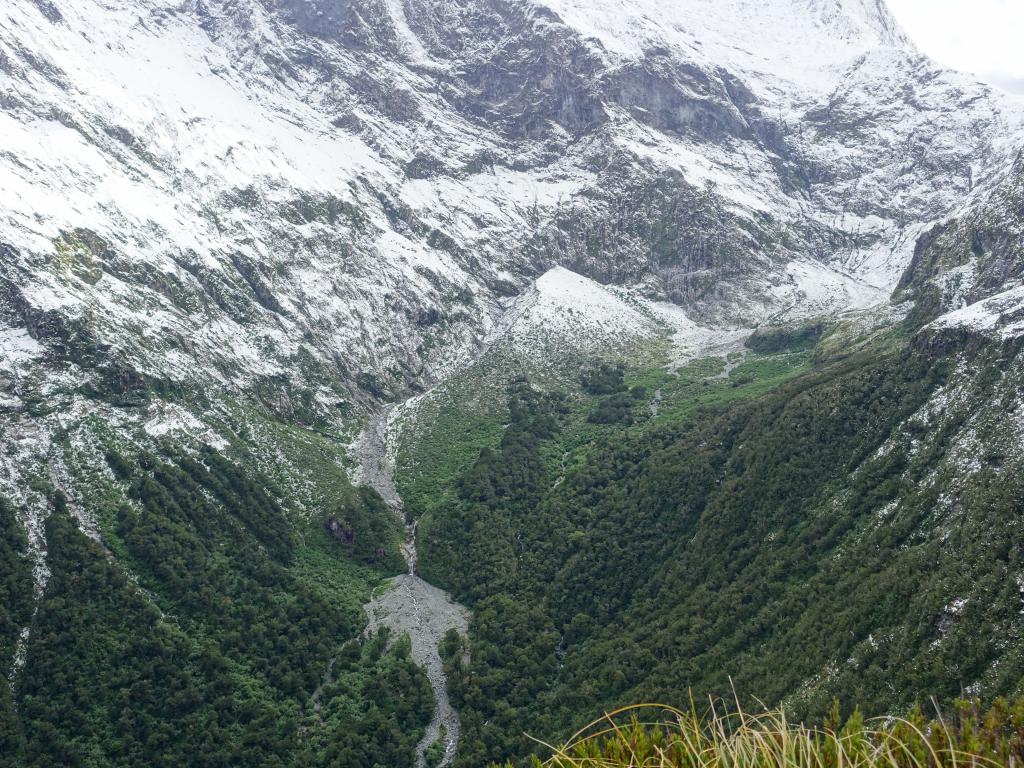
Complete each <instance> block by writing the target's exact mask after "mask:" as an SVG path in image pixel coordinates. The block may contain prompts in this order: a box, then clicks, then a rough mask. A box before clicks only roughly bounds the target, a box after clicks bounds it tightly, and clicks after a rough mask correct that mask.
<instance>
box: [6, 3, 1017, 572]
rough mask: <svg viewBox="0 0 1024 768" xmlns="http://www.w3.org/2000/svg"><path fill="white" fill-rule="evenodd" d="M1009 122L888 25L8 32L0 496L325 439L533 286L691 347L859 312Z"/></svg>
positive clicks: (187, 17)
mask: <svg viewBox="0 0 1024 768" xmlns="http://www.w3.org/2000/svg"><path fill="white" fill-rule="evenodd" d="M1022 115H1024V109H1022V107H1021V104H1020V102H1019V101H1015V100H1013V99H1011V98H1010V97H1008V96H1006V95H1005V94H1002V93H1000V92H998V91H995V90H993V89H991V88H989V87H988V86H986V85H983V84H980V83H977V82H974V81H972V80H971V79H970V78H967V77H964V76H961V75H958V74H956V73H952V72H949V71H946V70H943V69H941V68H939V67H938V66H936V65H935V64H934V63H933V62H931V61H929V60H928V59H927V58H926V57H924V56H922V55H921V54H920V53H918V52H917V51H916V50H915V49H914V47H913V45H912V44H911V43H910V42H909V41H908V40H907V38H906V36H905V35H904V34H903V32H902V31H900V30H899V28H898V26H897V25H896V23H895V22H894V21H893V19H892V18H891V16H890V15H889V14H888V12H887V11H886V9H885V7H884V5H883V4H882V3H880V2H878V0H842V1H839V0H836V1H831V0H830V1H829V2H825V1H824V0H813V1H812V0H775V2H771V3H761V2H759V3H753V2H746V0H730V1H729V2H720V1H716V2H710V0H688V1H687V2H685V3H677V2H673V3H668V2H666V0H632V1H631V2H630V3H627V4H625V5H623V4H619V3H610V2H608V3H606V2H603V1H602V2H594V3H590V2H588V3H579V2H575V0H531V1H528V0H469V1H468V2H460V3H452V2H439V1H434V0H316V1H315V2H310V1H307V0H143V1H142V2H140V1H139V0H130V1H129V0H106V1H105V2H98V0H64V1H63V2H60V3H57V2H50V1H49V0H12V1H11V2H8V3H5V4H4V8H3V10H0V135H3V137H4V141H3V147H2V148H0V202H2V208H0V349H2V350H3V355H2V356H0V390H2V396H0V410H2V412H3V414H4V415H3V425H2V427H0V428H2V429H3V431H4V438H5V441H8V442H9V443H10V444H11V445H14V446H17V448H16V450H12V452H10V453H9V454H8V455H7V456H5V457H3V458H0V464H2V470H3V471H2V472H0V484H2V486H3V488H4V489H6V491H7V492H8V493H9V494H10V495H12V496H13V497H15V498H17V499H18V500H20V501H21V502H22V503H23V505H24V506H25V508H26V509H30V510H31V509H33V508H35V507H39V508H40V509H41V508H42V507H41V506H39V505H42V504H43V502H42V494H41V492H36V491H32V490H26V489H31V488H35V487H40V488H41V487H45V486H46V484H50V485H53V484H54V483H56V482H64V484H65V485H67V484H68V482H69V481H68V476H67V475H68V473H66V472H65V471H64V469H63V463H64V462H65V461H66V460H67V458H68V457H67V450H68V449H67V448H66V446H67V445H68V444H69V441H70V444H77V445H79V447H80V448H83V446H84V447H88V446H92V448H91V449H90V450H91V451H92V453H90V454H89V455H91V456H93V458H95V457H96V456H97V455H99V454H98V451H99V448H97V444H96V440H95V436H94V435H93V432H92V431H91V430H94V428H95V424H96V423H97V422H103V423H105V424H107V425H112V426H110V429H111V430H112V432H113V434H115V435H119V436H120V437H119V438H118V439H132V440H139V441H143V442H145V441H147V440H152V439H155V438H156V436H159V437H162V438H166V437H168V436H171V437H173V438H174V439H180V440H183V441H196V440H199V441H202V442H206V443H208V444H213V445H217V446H222V445H228V444H230V443H231V442H232V441H243V442H246V443H252V442H253V437H252V429H253V424H254V421H253V420H256V421H258V420H260V419H264V418H268V419H273V420H276V421H279V422H281V423H285V424H288V425H293V426H301V427H304V428H312V429H314V430H318V431H319V432H321V433H324V434H329V435H332V436H335V437H336V438H337V439H338V440H344V439H345V438H346V436H350V435H351V433H352V431H353V430H354V429H356V427H357V426H358V424H359V422H360V421H361V419H362V416H363V414H364V413H365V412H366V411H368V410H372V409H373V408H375V407H376V406H377V404H379V403H381V402H384V401H391V400H395V399H398V398H400V397H402V396H403V395H406V394H409V393H411V392H415V391H417V390H420V389H423V388H424V387H426V386H429V385H430V384H431V383H432V382H434V381H436V380H437V379H439V378H442V377H443V376H445V375H446V373H447V372H448V371H451V370H452V369H454V368H457V367H458V366H460V365H461V364H462V363H463V362H464V361H465V360H467V359H469V358H471V357H472V356H473V355H474V353H475V351H476V350H477V349H478V348H479V347H480V346H481V345H482V344H483V343H484V342H485V340H486V339H487V337H488V335H489V334H491V333H492V332H493V331H495V329H500V328H501V327H502V326H501V317H502V315H503V313H504V312H505V311H506V309H508V308H509V307H510V306H513V305H514V299H515V298H516V297H517V296H519V295H521V294H522V293H523V292H524V291H526V290H527V289H528V288H529V287H530V286H531V284H532V283H533V281H534V280H535V279H536V278H537V277H538V276H539V275H541V274H543V273H544V272H546V271H547V270H548V269H550V268H551V267H554V266H564V267H567V268H569V269H571V270H574V271H576V272H578V273H581V274H583V275H585V276H587V277H589V278H593V279H596V280H598V281H601V282H605V283H616V284H622V285H627V286H630V287H631V288H633V289H635V290H636V291H638V292H639V293H641V294H643V295H645V296H647V297H649V298H651V299H654V300H667V301H671V302H675V303H677V304H679V305H681V306H682V307H683V309H684V311H685V312H686V313H687V314H688V315H689V316H691V317H692V318H694V319H696V320H699V321H702V322H705V323H710V324H716V323H740V322H742V323H743V324H747V325H749V324H754V323H757V322H761V321H764V320H766V319H769V318H772V317H776V316H785V315H793V314H797V315H801V316H805V315H807V314H815V313H834V312H841V311H844V310H846V309H851V308H860V309H863V308H865V307H870V306H872V305H874V304H877V303H884V302H886V301H887V300H888V296H889V293H890V291H891V290H892V288H893V287H894V286H895V284H896V282H897V279H898V277H899V275H900V274H901V273H902V272H903V270H904V268H905V267H906V266H907V264H908V263H910V261H911V256H912V253H913V249H914V243H915V242H916V241H917V238H918V236H919V235H921V234H922V233H924V232H926V231H930V230H932V228H933V227H934V226H935V224H936V223H937V222H940V221H943V220H945V219H947V218H949V217H951V216H953V215H954V214H955V213H956V212H957V211H958V210H959V207H960V206H961V205H962V203H963V202H964V201H965V200H966V199H973V198H972V197H971V196H972V195H975V196H976V195H978V194H979V193H978V192H977V190H980V189H990V188H993V189H995V188H998V187H999V185H1000V184H1001V183H1002V182H1001V181H1000V179H1003V178H1010V177H1012V176H1013V175H1014V173H1017V174H1018V175H1019V171H1013V170H1012V169H1011V170H1007V169H1008V168H1009V163H1010V162H1011V160H1012V147H1013V140H1014V137H1015V136H1017V135H1018V134H1019V131H1020V126H1021V122H1022ZM993 205H995V206H998V205H1001V203H1000V202H999V201H998V200H996V199H995V198H993ZM971 226H973V225H971ZM954 228H955V227H954ZM975 229H976V228H975ZM942 231H946V230H942ZM952 236H953V235H952V234H950V235H949V237H952ZM986 237H987V238H988V239H985V238H982V239H983V240H984V242H981V244H980V246H979V247H981V248H982V249H987V250H986V252H991V253H993V254H994V253H995V252H996V250H997V247H1000V246H998V243H997V242H996V240H997V239H998V238H996V237H995V236H992V237H988V236H986ZM979 242H980V241H979ZM1000 242H1001V241H1000ZM926 245H927V244H925V245H923V246H921V249H923V250H927V247H926ZM923 250H922V252H923ZM999 258H1000V257H996V260H998V259H999ZM928 261H929V259H928V257H926V256H923V255H922V256H921V257H920V258H918V259H916V260H915V262H914V264H915V266H914V268H913V269H914V270H915V274H916V273H917V272H921V273H922V274H924V273H928V272H929V270H930V269H931V268H930V267H928V266H927V265H926V264H925V262H928ZM1000 263H1001V262H1000ZM997 271H998V270H997ZM566 300H567V301H571V299H566ZM254 414H257V415H254ZM76 440H77V441H78V442H77V443H76V442H75V441H76ZM62 446H64V447H62ZM83 450H85V448H83ZM270 455H271V448H270V447H269V446H268V447H267V457H268V459H267V460H268V461H270V460H271V459H270V458H269V457H270ZM33 477H38V478H42V480H43V484H42V485H38V484H33V483H31V482H29V480H30V479H31V478H33ZM68 491H69V494H70V495H71V496H72V497H73V496H74V495H75V489H74V487H70V486H69V487H68ZM34 505H35V507H34ZM37 522H38V521H37ZM35 527H36V529H37V531H41V528H39V526H38V524H35ZM39 536H41V533H39ZM36 543H37V545H38V546H37V551H38V552H41V548H39V547H41V543H40V542H39V541H38V536H37V541H36Z"/></svg>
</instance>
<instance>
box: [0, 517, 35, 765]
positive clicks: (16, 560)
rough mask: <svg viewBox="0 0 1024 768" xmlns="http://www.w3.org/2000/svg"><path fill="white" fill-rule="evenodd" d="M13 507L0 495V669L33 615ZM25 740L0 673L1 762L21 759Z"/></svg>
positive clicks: (29, 576) (11, 657) (8, 660)
mask: <svg viewBox="0 0 1024 768" xmlns="http://www.w3.org/2000/svg"><path fill="white" fill-rule="evenodd" d="M26 550H27V541H26V539H25V533H24V531H22V530H21V526H19V525H18V521H17V518H16V517H15V512H14V508H13V507H12V506H11V505H10V504H8V503H7V501H6V500H5V499H3V498H0V671H2V672H3V673H6V672H7V671H8V670H10V669H11V668H12V666H13V664H14V654H15V649H16V647H17V643H18V634H19V632H20V631H21V628H22V627H24V626H26V625H27V624H28V622H29V620H30V618H31V616H32V569H31V566H30V563H29V560H28V557H27V551H26ZM24 750H25V740H24V734H23V733H22V729H21V723H20V722H19V720H18V714H17V712H16V711H15V709H14V700H13V698H12V696H11V687H10V685H9V684H8V681H7V680H6V674H2V675H0V766H3V768H7V767H8V766H10V768H15V766H18V765H20V764H21V761H22V760H23V759H24Z"/></svg>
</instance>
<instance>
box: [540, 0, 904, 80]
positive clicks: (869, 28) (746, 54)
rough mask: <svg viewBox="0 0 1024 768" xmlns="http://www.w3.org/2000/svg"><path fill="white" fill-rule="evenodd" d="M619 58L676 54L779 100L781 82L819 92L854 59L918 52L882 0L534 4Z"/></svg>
mask: <svg viewBox="0 0 1024 768" xmlns="http://www.w3.org/2000/svg"><path fill="white" fill-rule="evenodd" d="M535 2H538V3H540V4H543V5H546V6H548V7H549V8H551V9H552V10H553V11H555V12H556V13H557V14H558V15H559V16H560V17H561V18H562V20H563V21H565V23H567V24H568V25H569V26H571V27H573V28H574V29H576V30H578V31H579V33H580V34H581V35H583V36H584V37H587V38H592V39H594V40H596V41H598V42H600V44H601V46H602V47H603V48H604V49H605V50H606V51H608V52H609V53H611V54H613V55H614V56H616V57H619V58H626V59H629V58H639V57H641V56H642V55H643V54H644V53H645V52H646V51H647V50H648V49H650V48H652V47H658V46H664V45H666V44H668V45H670V46H672V47H673V48H674V49H675V51H676V52H678V53H680V54H682V55H683V56H684V57H685V58H687V59H690V60H694V61H696V62H699V63H707V64H711V65H714V66H719V67H723V68H725V69H728V70H730V71H733V72H737V73H743V74H745V75H747V76H748V77H750V78H751V79H752V81H753V82H755V83H758V84H760V85H762V86H763V87H764V90H765V93H772V92H773V91H774V92H775V93H776V94H778V93H779V91H777V90H776V89H775V88H774V87H772V85H771V84H772V82H773V81H774V80H778V79H782V80H785V81H788V82H791V83H796V84H799V85H800V86H801V87H804V88H808V89H811V90H813V91H816V92H823V91H825V90H827V89H828V88H830V87H832V86H834V85H835V83H836V81H837V79H838V76H839V74H840V73H841V72H842V70H843V69H845V68H846V67H847V66H848V65H849V64H850V63H851V62H852V61H854V60H855V59H856V57H858V56H861V55H863V54H865V53H867V52H868V51H869V50H872V49H874V48H877V47H879V46H889V47H894V48H897V49H899V50H901V51H913V50H914V47H913V44H912V43H911V42H910V39H909V38H908V37H907V36H906V34H905V33H904V32H903V31H902V30H901V29H900V27H899V24H898V23H897V22H896V20H895V19H894V18H893V17H892V15H891V14H890V12H889V10H888V8H886V6H885V4H884V3H883V2H880V1H879V0H810V1H808V0H773V1H772V2H766V1H765V0H631V2H628V3H623V2H620V1H619V0H535Z"/></svg>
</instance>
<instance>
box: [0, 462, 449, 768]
mask: <svg viewBox="0 0 1024 768" xmlns="http://www.w3.org/2000/svg"><path fill="white" fill-rule="evenodd" d="M107 460H108V462H109V463H110V465H111V467H112V468H113V470H114V472H115V473H116V474H117V476H118V477H119V478H120V481H121V483H122V484H123V485H124V487H125V488H126V491H127V496H128V498H129V500H130V503H124V504H121V505H120V506H119V508H117V509H116V510H113V511H112V515H113V517H114V518H115V519H116V530H114V531H111V532H109V533H108V534H107V535H105V536H104V544H102V545H101V544H99V543H97V542H96V541H94V540H92V539H91V538H89V537H88V536H86V535H85V534H84V533H82V531H81V530H80V529H79V526H78V524H77V522H76V521H75V520H74V519H73V517H72V514H71V511H70V510H69V505H68V501H67V500H66V499H65V498H64V496H63V495H62V494H60V493H59V492H58V493H56V494H55V495H54V500H53V510H52V512H51V514H50V515H49V517H48V519H47V521H46V541H47V553H46V561H47V565H48V567H49V570H50V576H49V580H48V583H47V585H46V590H45V593H44V595H43V598H42V600H41V602H40V603H39V605H38V609H37V613H36V615H35V617H34V618H31V619H30V616H29V613H27V611H28V612H30V604H29V606H28V607H26V606H25V604H24V602H18V600H16V599H12V600H10V601H9V600H8V599H7V598H8V594H10V595H14V596H17V595H27V596H29V598H30V596H31V586H30V578H29V575H28V574H27V571H26V563H27V561H26V560H25V558H24V541H23V537H22V534H21V532H20V531H19V530H18V528H17V524H16V522H15V518H14V515H13V514H12V512H11V510H10V508H9V506H7V505H2V506H0V514H2V518H0V523H2V524H3V526H4V527H3V537H2V539H0V546H2V549H0V557H2V558H3V561H2V567H3V570H2V572H0V574H2V576H3V578H2V580H0V587H2V588H3V590H4V601H3V603H2V605H3V611H4V613H3V615H2V617H0V618H2V622H0V629H2V631H3V635H2V639H3V646H2V649H3V652H4V653H3V657H4V662H5V663H6V664H7V666H6V668H8V669H9V668H10V666H9V662H10V657H11V648H12V639H13V636H14V633H15V632H17V629H18V628H20V627H21V626H25V625H30V627H31V634H30V636H29V641H28V647H27V663H26V665H25V667H24V668H23V669H22V670H21V671H20V672H19V674H18V675H17V676H16V678H15V680H14V686H13V692H14V702H13V703H12V702H11V701H10V700H9V697H8V698H4V699H3V700H2V701H0V707H2V709H0V717H3V721H2V722H3V725H4V728H3V733H4V739H5V740H6V742H7V743H5V745H4V746H5V749H4V750H3V754H4V755H5V756H7V759H8V760H9V761H13V762H11V763H10V764H12V765H19V766H52V765H66V766H90V767H92V766H95V767H96V768H99V767H100V766H103V767H106V766H136V765H153V766H186V765H187V766H229V765H261V766H315V765H323V766H328V765H332V766H333V765H351V766H365V768H371V767H372V766H377V765H387V766H409V765H411V764H412V754H413V748H414V746H415V744H416V742H417V741H418V739H419V738H420V736H421V735H422V732H423V728H424V726H425V724H426V722H427V721H428V720H429V717H430V714H431V712H432V709H433V698H432V695H431V691H430V686H429V684H428V682H427V680H426V677H425V676H424V675H423V673H422V672H421V671H420V670H419V668H418V667H416V666H415V665H414V664H413V663H412V661H411V660H410V657H409V648H408V642H407V641H401V642H398V643H395V644H392V647H391V648H390V649H389V648H388V645H389V643H388V640H389V639H388V638H387V637H386V636H377V637H375V638H373V639H372V640H371V641H369V642H366V643H362V644H361V643H359V642H357V635H358V633H359V632H360V631H361V629H362V621H363V620H362V617H361V614H360V611H359V601H360V600H361V599H362V598H361V596H360V595H359V592H358V590H359V589H360V587H359V583H360V582H359V581H358V580H357V579H353V580H350V581H348V582H339V579H340V578H343V577H344V576H345V574H351V573H352V572H353V569H359V568H361V567H362V566H359V565H356V562H355V561H360V560H361V561H364V562H370V563H372V564H374V565H376V566H378V567H380V568H382V569H383V570H382V571H379V573H384V572H388V569H392V571H391V572H393V568H394V567H396V566H397V565H398V563H400V558H398V556H397V553H395V552H394V543H395V541H396V540H397V536H398V532H397V530H396V529H397V525H396V524H395V523H394V522H393V521H392V520H391V515H390V513H389V512H388V511H387V510H386V508H385V507H384V505H383V503H382V502H381V501H380V499H379V497H376V495H375V494H372V492H370V493H368V492H365V491H363V492H361V493H359V494H357V495H356V496H355V497H354V498H353V499H352V500H350V501H346V502H344V503H342V504H340V505H339V507H338V509H337V510H335V512H334V513H333V514H332V515H331V517H330V518H329V520H328V521H320V520H318V521H315V525H314V527H313V528H311V529H310V530H308V531H296V530H293V524H292V522H291V521H290V520H289V519H288V518H287V517H286V512H285V510H284V509H283V508H282V507H281V506H280V505H279V503H278V501H277V500H276V499H275V498H274V496H273V495H272V493H271V490H272V485H271V484H270V483H268V482H267V481H265V480H264V479H262V478H259V477H254V475H253V473H252V472H251V471H243V469H242V468H241V467H239V466H238V465H236V464H234V463H232V462H231V461H229V460H228V459H226V458H224V457H223V456H222V455H220V454H218V453H217V452H215V451H212V450H207V451H204V452H203V453H202V454H200V455H198V456H188V455H184V454H181V453H177V452H174V451H169V452H168V453H167V455H165V456H154V455H149V454H143V455H141V456H138V457H137V458H136V459H135V460H131V461H129V460H128V459H126V458H124V457H123V456H121V455H120V454H118V453H117V452H115V451H110V452H108V454H107ZM331 520H333V521H334V522H335V523H336V524H337V525H336V526H329V525H328V524H327V523H328V522H329V521H331ZM335 531H340V534H339V535H334V532H335ZM300 533H301V542H300V536H299V534H300ZM115 553H116V557H115ZM311 574H312V575H315V576H316V577H317V578H312V577H311ZM371 574H372V572H370V571H367V576H366V577H364V578H369V577H370V575H371ZM332 578H333V580H334V582H335V583H334V584H333V585H332ZM378 578H379V577H378ZM321 579H322V580H321ZM26 580H28V586H27V588H26ZM367 583H372V579H371V581H369V582H367ZM339 591H341V592H355V593H354V594H348V596H347V599H346V600H344V601H339V600H336V599H334V598H335V597H336V593H337V592H339ZM328 668H330V672H329V674H328ZM2 687H3V689H4V693H5V694H7V693H8V692H9V691H10V689H9V688H8V687H7V686H2ZM15 706H16V710H15V709H14V707H15Z"/></svg>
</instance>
